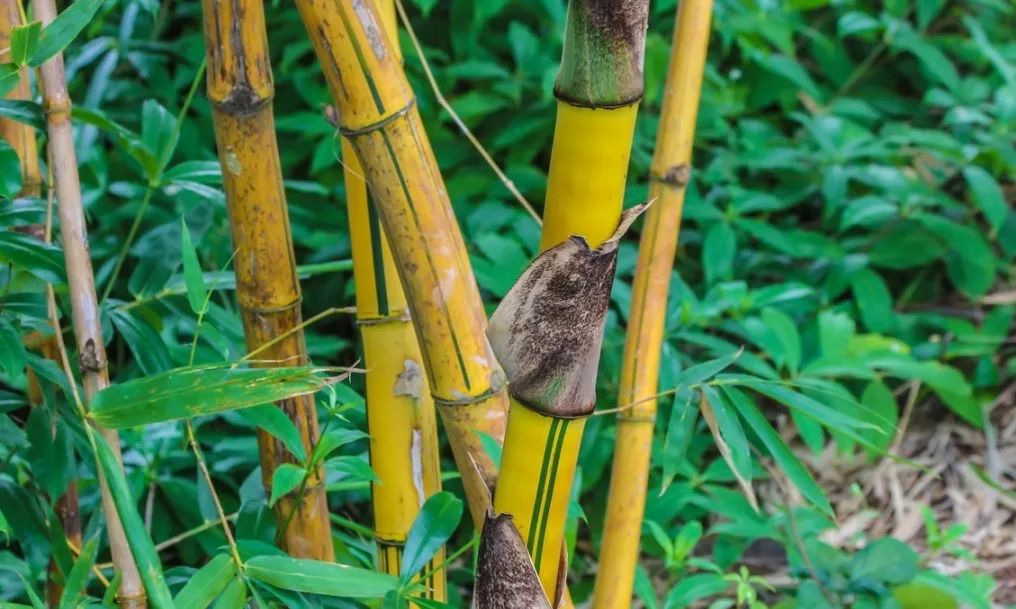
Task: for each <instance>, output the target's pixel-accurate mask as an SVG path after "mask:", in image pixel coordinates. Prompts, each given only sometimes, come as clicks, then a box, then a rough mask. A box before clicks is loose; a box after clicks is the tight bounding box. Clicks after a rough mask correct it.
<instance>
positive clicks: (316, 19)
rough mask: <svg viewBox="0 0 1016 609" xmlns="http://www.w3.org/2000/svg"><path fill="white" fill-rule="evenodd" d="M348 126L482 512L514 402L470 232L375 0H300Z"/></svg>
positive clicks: (474, 506)
mask: <svg viewBox="0 0 1016 609" xmlns="http://www.w3.org/2000/svg"><path fill="white" fill-rule="evenodd" d="M296 5H297V8H298V10H299V11H300V15H301V17H302V19H303V22H304V25H305V26H306V28H307V31H308V32H309V33H310V37H311V40H312V41H313V43H314V48H315V50H316V51H317V55H318V60H319V61H320V63H321V65H322V68H323V70H324V74H325V78H326V80H327V81H328V85H329V89H330V90H331V94H332V98H333V99H334V100H335V103H336V106H337V107H338V120H339V125H340V131H341V132H342V134H343V135H344V136H345V137H346V138H347V140H348V141H349V143H350V144H351V146H352V148H353V149H354V151H355V153H356V155H357V157H358V158H359V160H360V163H361V165H362V167H363V170H364V176H365V178H366V182H367V185H368V187H369V189H370V192H371V194H372V196H373V197H374V202H375V204H376V206H377V210H378V215H379V217H380V219H381V223H382V226H383V227H384V229H385V233H386V234H387V236H388V238H389V242H390V244H391V247H392V254H393V257H394V260H395V263H396V266H397V267H398V271H399V274H400V276H401V279H402V284H403V287H404V288H405V291H406V297H407V300H408V302H409V307H410V310H411V311H412V313H413V318H414V321H415V324H414V327H415V328H416V332H417V336H418V339H419V341H420V349H421V352H422V355H423V360H424V369H425V370H426V372H427V380H428V383H429V385H430V388H431V393H432V395H433V398H434V403H435V404H436V405H437V407H438V411H439V412H440V414H441V417H442V420H443V422H444V425H445V429H446V430H447V431H448V437H449V440H450V443H451V446H452V451H453V453H454V455H455V461H456V464H457V465H458V468H459V471H460V472H461V474H462V481H463V484H464V486H465V489H466V494H467V498H468V500H469V506H470V511H471V513H472V516H473V519H474V522H476V523H477V525H478V526H479V525H480V524H481V523H482V522H483V518H484V516H485V514H486V509H487V507H488V506H489V504H490V490H489V488H490V487H491V486H492V485H493V482H494V480H495V477H496V470H495V466H494V464H493V462H492V460H491V459H490V457H489V456H488V455H487V453H486V452H485V451H484V449H483V445H482V443H481V436H480V435H479V433H477V432H482V433H485V434H488V435H489V436H491V437H493V438H495V439H496V440H498V441H500V439H501V438H502V437H503V435H504V420H505V415H506V413H507V410H508V402H507V393H506V391H505V381H504V374H503V372H502V370H501V367H500V365H499V364H498V363H497V360H496V359H495V358H494V355H493V353H492V352H491V350H490V346H489V344H488V341H487V338H486V336H485V335H484V330H485V328H486V325H487V321H486V317H485V314H484V310H483V304H482V302H481V300H480V295H479V291H478V289H477V287H476V282H475V280H474V278H473V271H472V268H471V266H470V263H469V258H468V256H467V253H466V248H465V244H464V243H463V240H462V235H461V233H460V232H459V228H458V225H457V223H456V221H455V216H454V214H453V212H452V209H451V205H450V202H449V200H448V194H447V193H446V192H445V188H444V184H443V182H442V180H441V175H440V173H439V172H438V169H437V164H436V162H435V160H434V154H433V152H432V151H431V148H430V144H429V142H428V140H427V136H426V133H425V132H424V130H423V126H422V124H421V121H420V116H419V113H418V111H417V108H416V105H415V99H414V96H413V92H412V90H411V89H410V87H409V83H408V82H407V81H406V77H405V75H404V73H403V71H402V65H401V61H400V58H399V55H398V53H397V52H396V51H395V47H394V46H393V44H392V42H391V40H390V39H389V36H388V34H387V33H386V32H385V28H384V26H383V21H382V18H381V16H380V13H379V12H378V9H377V7H376V6H375V4H374V3H373V2H370V1H364V0H297V2H296Z"/></svg>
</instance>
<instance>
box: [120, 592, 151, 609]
mask: <svg viewBox="0 0 1016 609" xmlns="http://www.w3.org/2000/svg"><path fill="white" fill-rule="evenodd" d="M116 604H118V605H120V609H145V608H146V606H147V605H148V597H147V596H145V593H144V592H138V593H137V594H130V595H127V594H120V593H117V595H116Z"/></svg>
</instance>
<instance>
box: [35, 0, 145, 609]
mask: <svg viewBox="0 0 1016 609" xmlns="http://www.w3.org/2000/svg"><path fill="white" fill-rule="evenodd" d="M32 8H33V10H34V12H35V16H36V18H38V19H39V21H41V22H42V23H43V25H44V26H45V25H47V24H49V23H51V22H52V21H53V19H55V18H56V6H55V5H54V3H53V0H32ZM39 82H40V86H41V88H42V98H43V106H44V110H45V113H46V131H47V133H48V135H49V159H50V168H51V171H52V172H53V182H54V189H55V191H56V199H57V210H58V214H59V218H60V243H61V246H62V248H63V251H64V260H65V262H66V267H67V283H68V287H69V292H70V300H71V318H72V321H73V327H74V339H75V342H76V344H77V349H78V358H79V359H78V366H79V369H80V370H81V376H82V383H83V385H84V388H85V400H86V402H90V401H91V400H92V398H93V397H94V396H95V394H96V393H98V392H99V391H101V390H102V389H104V388H105V387H107V386H109V374H108V371H107V369H106V361H107V360H106V348H105V346H104V344H103V340H102V328H101V326H100V322H99V306H98V302H97V301H96V296H95V276H94V275H93V273H92V260H91V257H90V256H89V253H88V232H87V229H86V226H85V213H84V208H83V206H82V203H81V182H80V180H79V179H78V165H77V157H76V155H75V152H74V135H73V132H72V130H71V100H70V96H69V95H68V93H67V79H66V75H65V73H64V63H63V54H62V53H58V54H57V55H56V56H54V57H53V58H52V59H50V60H49V61H47V62H46V63H44V64H43V65H42V67H41V68H40V69H39ZM97 427H98V426H97ZM98 430H99V432H100V433H101V434H102V435H103V437H104V438H105V439H106V441H107V442H108V443H109V445H110V448H112V450H113V454H114V455H115V456H116V458H117V460H118V461H122V458H121V456H120V437H119V435H118V434H117V433H116V432H115V431H112V430H109V429H104V428H101V427H99V428H98ZM97 475H98V477H99V485H100V488H101V489H102V509H103V511H104V512H105V515H106V527H107V531H108V534H109V546H110V551H111V553H112V555H113V563H114V564H115V565H116V568H117V571H118V573H119V574H120V588H119V590H118V591H117V602H118V603H119V605H120V607H122V608H123V609H141V608H143V607H145V606H146V605H147V598H146V596H145V591H144V588H143V587H142V584H141V578H140V575H139V573H138V569H137V565H136V564H135V562H134V557H133V556H132V555H131V551H130V546H129V545H128V543H127V537H126V535H125V534H124V530H123V525H122V523H121V522H120V517H119V515H118V514H117V512H116V506H115V505H114V504H113V498H112V496H111V495H110V493H109V488H108V486H107V485H106V481H105V478H104V477H103V475H102V469H101V468H99V469H98V470H97Z"/></svg>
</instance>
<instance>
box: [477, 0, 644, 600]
mask: <svg viewBox="0 0 1016 609" xmlns="http://www.w3.org/2000/svg"><path fill="white" fill-rule="evenodd" d="M568 11H569V14H568V20H567V23H566V31H565V45H564V52H563V57H562V63H561V70H560V72H559V73H558V79H557V84H556V86H555V94H556V96H557V98H558V104H557V123H556V125H555V129H554V143H553V148H552V151H551V160H550V171H549V174H548V183H547V197H546V203H545V207H544V223H543V233H542V236H541V239H540V249H541V250H542V251H544V252H547V253H548V254H549V253H551V252H554V251H557V250H559V249H560V248H563V247H566V245H567V242H568V240H569V238H572V237H581V239H582V240H583V241H584V243H585V247H586V250H592V252H598V251H600V250H601V248H602V250H603V251H602V253H601V255H602V256H609V258H610V261H609V268H606V267H605V268H604V269H603V276H602V279H601V281H602V283H601V284H597V285H590V286H588V288H587V289H586V290H585V291H584V292H575V293H574V295H573V296H574V298H573V300H572V301H571V302H568V301H566V300H565V299H563V298H562V299H561V300H562V302H561V306H563V307H566V308H572V309H575V310H576V311H578V310H582V309H585V314H580V313H577V312H576V313H573V314H571V315H570V316H569V317H570V318H568V317H566V318H563V319H562V320H563V321H564V322H565V323H566V324H570V325H585V326H587V332H588V335H589V336H588V337H587V338H586V339H585V340H587V341H592V340H593V337H595V342H589V343H588V345H582V346H583V347H587V348H588V350H589V353H587V354H586V361H585V362H584V364H583V365H582V367H581V369H578V370H577V371H576V373H577V374H578V375H579V376H581V377H584V378H585V382H586V384H587V385H588V396H587V399H585V400H584V401H583V403H582V404H581V408H577V409H573V410H571V411H568V409H567V408H564V409H561V408H548V407H546V404H544V403H542V402H544V400H545V398H544V397H543V395H542V394H541V392H537V394H538V395H537V396H534V397H530V398H529V399H524V398H522V396H521V395H520V393H519V392H520V387H524V385H525V384H526V382H527V380H526V379H524V378H521V375H518V374H516V370H517V366H515V365H513V364H510V363H509V362H510V361H511V359H510V358H509V357H505V356H502V353H501V351H500V350H498V349H496V352H497V353H498V356H499V357H501V359H502V363H504V365H505V369H506V370H507V371H508V379H509V382H510V383H511V385H510V386H509V390H510V391H511V394H512V399H513V401H512V409H511V412H510V414H509V417H508V429H507V434H506V436H505V445H504V454H503V456H502V461H501V476H500V479H499V480H498V487H497V494H496V496H495V500H494V507H495V510H496V511H497V512H504V513H508V514H512V516H513V517H514V523H515V525H516V526H517V527H518V529H519V532H520V533H521V535H522V539H523V540H525V542H526V547H527V549H528V550H529V553H530V555H531V556H532V558H533V563H534V565H535V566H536V570H537V572H538V573H539V576H540V580H541V582H542V584H543V588H544V590H545V592H546V593H547V596H548V597H549V598H550V599H551V600H552V601H554V605H555V606H556V605H557V604H558V602H560V599H561V597H562V594H563V591H564V579H565V573H563V572H561V566H562V562H564V561H563V560H562V556H561V548H562V547H563V544H564V526H565V520H566V517H567V512H568V501H569V498H570V495H571V486H572V482H573V479H574V476H575V468H576V465H577V461H578V451H579V444H580V442H581V439H582V428H583V426H584V423H585V421H584V420H585V418H586V417H587V416H589V414H590V413H591V412H592V409H593V407H594V406H595V396H594V388H595V378H596V370H597V364H598V358H599V346H600V342H599V341H600V340H601V339H602V334H603V317H602V315H603V314H604V313H605V312H606V306H607V301H608V299H609V295H610V283H611V281H612V280H613V275H614V261H615V256H616V240H617V239H619V238H620V234H619V232H618V228H619V223H621V208H622V205H623V203H624V185H625V178H626V176H627V173H628V159H629V156H630V154H631V143H632V138H633V136H634V132H635V118H636V114H637V112H638V104H639V100H640V99H641V97H642V47H643V45H644V43H645V31H646V21H647V15H648V2H634V3H630V4H629V5H627V6H624V7H620V6H613V5H610V4H609V3H601V2H593V1H587V0H573V1H572V2H570V3H569V9H568ZM623 230H624V228H621V231H620V232H623ZM612 236H613V237H612ZM608 243H609V244H610V246H609V247H606V246H607V244H608ZM548 250H549V251H548ZM541 259H542V258H541ZM604 264H606V263H604ZM588 272H589V271H588V270H586V269H583V268H581V267H577V268H575V269H572V270H571V271H570V274H571V276H570V277H569V273H563V274H562V279H565V278H566V283H568V284H569V285H570V284H573V283H575V282H576V279H575V278H574V275H576V274H582V275H586V274H588ZM547 281H548V283H551V282H553V281H554V280H553V279H550V280H547ZM561 289H562V288H549V290H548V291H552V292H560V291H561ZM540 298H541V299H546V298H548V296H547V295H544V294H541V295H540ZM510 299H511V295H509V297H508V298H507V299H506V301H508V300H510ZM533 300H535V298H534V299H533ZM504 306H505V304H504V303H502V307H504ZM536 306H537V307H540V306H541V305H540V304H537V305H536ZM544 308H546V307H545V306H544ZM499 313H500V309H499ZM597 313H599V315H597ZM497 316H498V313H495V318H497ZM544 316H545V315H544ZM544 316H541V317H544ZM492 327H493V324H492ZM542 332H543V333H545V334H546V337H545V340H547V341H549V342H554V341H559V342H560V344H559V345H558V349H559V350H560V351H559V352H558V353H552V354H550V357H548V358H547V359H546V361H545V362H543V363H542V364H541V367H542V368H544V370H545V372H544V374H551V375H553V374H554V370H553V368H554V367H556V366H557V365H558V364H557V361H556V360H559V359H561V358H564V357H566V355H565V354H566V353H572V352H576V351H581V350H582V349H581V348H580V347H579V346H578V345H577V344H576V343H574V342H571V341H570V339H571V338H572V337H570V336H567V335H558V332H560V330H559V331H558V332H548V331H547V330H542ZM513 340H519V339H518V338H514V339H513ZM494 342H495V347H497V346H498V344H499V341H494ZM523 357H533V358H535V356H534V355H528V356H527V355H523ZM562 378H563V376H562ZM560 382H561V381H556V382H555V383H549V384H548V385H549V387H553V386H554V385H555V384H559V383H560ZM549 387H548V388H549ZM523 390H524V389H523ZM561 405H564V404H563V403H562V404H560V405H559V406H561ZM570 406H571V407H573V408H574V407H575V406H579V404H570ZM562 410H563V411H562Z"/></svg>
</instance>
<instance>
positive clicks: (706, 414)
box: [701, 387, 754, 502]
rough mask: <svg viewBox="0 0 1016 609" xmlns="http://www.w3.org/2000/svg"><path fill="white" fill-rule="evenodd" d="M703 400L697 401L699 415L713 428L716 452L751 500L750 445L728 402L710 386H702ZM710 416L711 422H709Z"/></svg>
mask: <svg viewBox="0 0 1016 609" xmlns="http://www.w3.org/2000/svg"><path fill="white" fill-rule="evenodd" d="M702 394H703V396H704V398H705V399H704V400H703V401H702V403H701V407H702V417H703V418H704V419H705V420H706V423H707V424H709V428H710V429H711V430H712V429H715V430H716V433H715V434H714V435H716V436H718V437H717V444H718V446H719V448H720V454H721V455H723V457H724V459H725V460H726V461H727V463H728V465H730V469H731V471H732V472H733V473H734V475H735V476H736V477H737V478H738V481H739V482H740V483H741V485H742V486H743V487H745V492H746V493H748V496H749V500H751V501H753V502H754V496H753V495H752V494H751V491H750V489H751V478H752V475H751V448H750V447H749V446H748V438H747V437H746V436H745V435H744V429H743V428H742V427H741V422H740V421H739V420H738V418H737V413H736V412H735V411H734V409H733V408H731V406H730V404H729V403H728V402H727V400H726V399H724V398H723V396H722V395H721V394H720V392H719V391H717V390H716V389H714V388H712V387H703V388H702ZM710 419H712V421H710Z"/></svg>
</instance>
